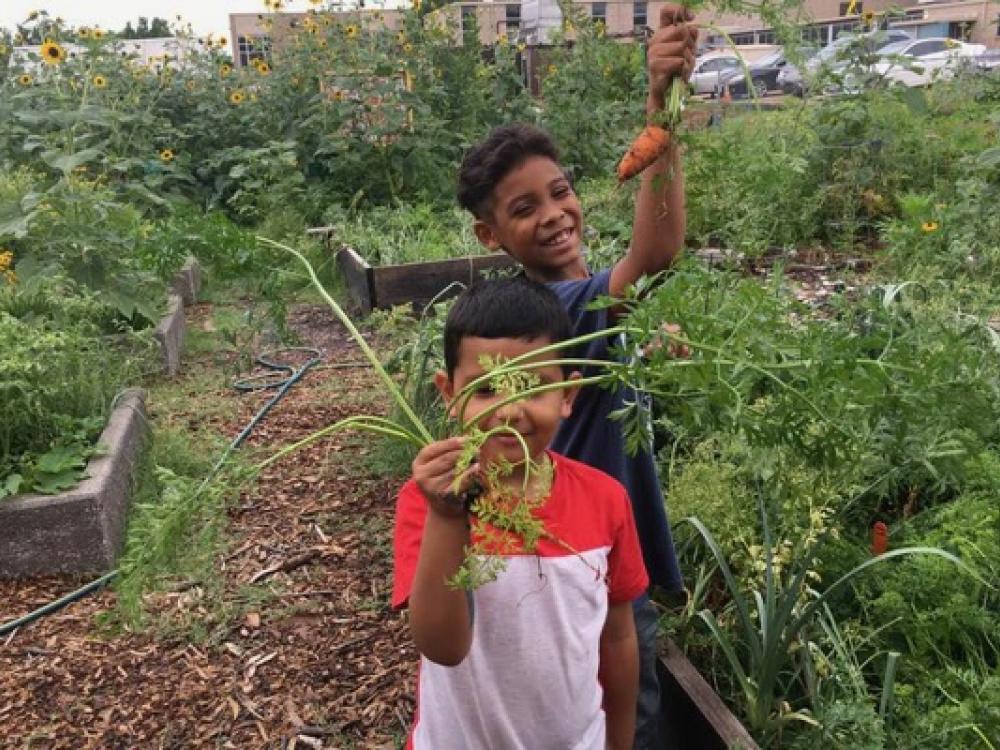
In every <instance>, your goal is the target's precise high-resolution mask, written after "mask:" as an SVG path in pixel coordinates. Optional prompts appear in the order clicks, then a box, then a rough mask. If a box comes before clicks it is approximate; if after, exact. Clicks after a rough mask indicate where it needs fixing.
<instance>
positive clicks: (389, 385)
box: [257, 236, 434, 445]
mask: <svg viewBox="0 0 1000 750" xmlns="http://www.w3.org/2000/svg"><path fill="white" fill-rule="evenodd" d="M257 241H258V242H263V243H264V244H266V245H271V246H272V247H276V248H278V249H279V250H284V251H285V252H286V253H291V254H292V255H294V256H295V257H296V258H298V259H299V260H300V261H301V262H302V265H304V266H305V267H306V272H307V273H308V274H309V279H310V280H311V281H312V283H313V286H315V287H316V289H317V290H319V293H320V295H321V296H322V297H323V299H324V300H326V303H327V304H328V305H329V306H330V309H331V310H333V314H334V315H336V316H337V319H338V320H339V321H340V322H341V323H343V324H344V327H345V328H346V329H347V331H348V333H350V334H351V338H353V339H354V341H355V343H356V344H357V345H358V346H359V347H360V348H361V351H362V352H363V353H364V355H365V356H366V357H367V358H368V361H369V362H371V365H372V367H373V368H374V369H375V372H377V373H378V376H379V377H380V378H381V379H382V382H383V383H384V384H385V387H386V389H387V390H388V391H389V394H390V395H391V396H392V398H393V400H394V401H395V402H396V405H397V406H398V407H399V409H400V411H402V412H403V414H405V415H406V417H407V419H409V420H410V423H411V424H412V425H413V427H414V428H415V429H416V431H417V432H418V433H419V436H420V439H421V441H422V444H423V445H426V444H427V443H430V442H433V440H434V436H433V435H431V432H430V430H428V429H427V428H426V427H425V426H424V424H423V422H421V421H420V418H419V417H418V416H417V415H416V413H415V412H414V411H413V409H412V407H411V406H410V404H409V403H408V402H407V400H406V398H405V397H404V396H403V394H402V393H401V392H400V390H399V388H398V387H397V386H396V383H395V381H393V379H392V378H391V377H389V373H387V372H386V371H385V368H383V367H382V363H381V362H379V359H378V356H377V355H376V354H375V352H374V351H373V350H372V348H371V347H370V346H369V345H368V342H367V341H365V339H364V336H362V335H361V332H360V331H358V329H357V327H356V326H355V325H354V323H353V321H352V320H351V319H350V318H349V317H348V316H347V314H346V313H345V312H344V311H343V309H341V307H340V305H338V304H337V302H336V301H335V300H334V299H333V297H331V296H330V294H329V293H328V292H327V291H326V289H324V288H323V284H322V283H321V282H320V280H319V277H318V276H316V271H315V270H314V269H313V267H312V264H311V263H310V262H309V261H308V260H307V259H306V257H305V256H304V255H302V253H300V252H299V251H298V250H296V249H294V248H291V247H289V246H288V245H283V244H282V243H280V242H275V241H274V240H270V239H268V238H267V237H260V236H258V237H257Z"/></svg>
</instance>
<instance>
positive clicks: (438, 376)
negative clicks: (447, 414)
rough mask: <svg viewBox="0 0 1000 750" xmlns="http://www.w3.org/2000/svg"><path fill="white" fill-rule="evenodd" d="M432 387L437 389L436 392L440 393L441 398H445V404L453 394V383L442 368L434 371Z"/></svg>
mask: <svg viewBox="0 0 1000 750" xmlns="http://www.w3.org/2000/svg"><path fill="white" fill-rule="evenodd" d="M434 387H435V388H437V389H438V393H440V394H441V398H443V399H444V400H445V403H446V404H448V403H450V402H451V400H452V398H454V396H455V385H454V383H452V382H451V378H449V377H448V373H446V372H445V371H444V370H438V371H437V372H435V373H434Z"/></svg>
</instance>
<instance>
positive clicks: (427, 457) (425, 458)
mask: <svg viewBox="0 0 1000 750" xmlns="http://www.w3.org/2000/svg"><path fill="white" fill-rule="evenodd" d="M465 440H466V438H463V437H455V438H448V439H446V440H438V441H436V442H433V443H430V444H429V445H425V446H424V447H423V448H421V449H420V452H419V453H417V455H416V458H414V459H413V466H414V468H416V467H418V466H426V465H428V464H431V463H434V462H435V461H438V460H439V459H442V458H445V457H447V456H450V455H452V454H457V453H459V452H460V451H461V450H462V446H463V445H464V444H465Z"/></svg>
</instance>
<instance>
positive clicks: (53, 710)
mask: <svg viewBox="0 0 1000 750" xmlns="http://www.w3.org/2000/svg"><path fill="white" fill-rule="evenodd" d="M209 313H210V310H209V308H208V306H206V305H197V306H194V307H192V308H189V309H188V311H187V316H188V321H187V322H188V325H189V326H191V327H197V326H199V325H205V326H206V329H207V328H208V326H207V324H206V321H207V320H208V319H209ZM289 326H290V328H291V329H292V330H293V331H294V332H295V333H296V334H298V336H299V337H300V339H301V343H302V345H305V346H316V347H318V348H320V349H322V352H323V357H322V362H321V363H320V365H319V366H317V367H315V368H314V369H312V370H311V371H310V372H308V373H307V374H306V376H305V377H304V378H303V379H302V380H301V381H300V382H299V383H298V384H296V385H295V387H293V388H292V389H291V391H290V392H289V393H288V395H287V396H286V397H285V398H284V399H283V400H282V401H280V402H279V403H278V404H277V405H276V406H275V407H274V409H273V410H272V411H271V412H270V414H269V415H268V416H267V418H266V419H265V420H264V421H263V422H262V423H261V424H260V426H259V428H258V429H257V430H256V431H255V432H254V433H253V434H252V435H251V437H250V438H249V440H248V441H247V445H248V446H249V447H251V448H253V447H255V446H256V447H258V448H259V447H262V446H273V445H277V444H284V443H288V442H291V441H293V440H295V439H298V438H301V437H304V436H305V435H307V434H309V433H310V432H312V431H314V430H317V429H319V428H321V427H323V426H325V425H327V424H330V423H332V422H334V421H336V420H338V419H341V418H343V417H345V416H349V415H351V414H356V413H380V412H381V413H384V411H385V409H386V406H387V405H386V403H384V398H382V397H381V396H380V395H379V394H380V393H381V389H380V388H379V387H378V386H377V383H376V376H375V375H374V373H373V372H372V371H371V370H370V369H369V368H367V367H365V366H363V365H362V364H361V363H362V361H363V357H362V355H361V352H360V351H359V350H358V349H357V347H356V346H355V345H354V344H353V343H352V342H351V341H350V339H349V337H348V336H347V333H346V331H344V329H343V328H342V327H341V326H340V325H339V324H337V323H336V322H335V320H334V319H333V316H332V315H331V314H330V313H329V312H328V311H327V310H326V309H325V308H324V307H321V306H316V305H310V306H300V307H296V308H294V309H293V311H292V312H291V313H290V315H289ZM199 366H202V372H203V373H204V368H205V367H207V366H208V365H207V364H206V363H205V362H202V363H201V365H199V363H194V364H189V365H185V368H184V370H182V372H181V374H180V375H179V376H178V381H179V382H180V383H183V381H184V379H185V378H192V377H193V375H192V374H191V373H192V372H194V371H197V369H198V367H199ZM220 381H221V378H220ZM192 382H193V381H192ZM201 382H204V378H203V379H202V381H201ZM202 395H203V396H205V395H206V394H202ZM207 395H208V397H209V398H212V399H213V400H215V399H218V400H221V401H222V403H223V404H224V407H225V408H224V409H220V410H219V412H215V410H213V414H214V413H223V414H225V416H224V417H222V418H218V417H214V416H213V417H212V418H203V415H201V414H199V413H197V410H196V408H195V407H194V406H192V412H191V413H190V414H187V415H185V414H179V415H175V414H172V415H171V416H172V417H176V418H179V419H182V420H184V419H186V420H187V421H188V423H189V424H190V425H191V426H192V429H209V430H216V431H218V432H219V433H220V434H222V435H225V436H227V437H232V436H235V435H236V434H237V433H238V432H239V431H240V430H241V429H242V428H243V426H245V425H246V424H247V422H248V421H249V420H250V418H251V417H252V416H253V414H255V413H256V411H257V410H258V409H259V408H260V406H261V405H262V404H263V403H264V401H265V400H266V399H267V398H269V397H270V392H264V393H243V394H241V393H239V392H237V391H235V390H233V389H229V388H225V387H222V386H220V387H219V389H218V391H217V393H212V394H207ZM214 405H218V403H217V402H216V403H215V404H214ZM149 406H150V411H151V413H152V414H153V416H154V417H156V416H157V404H156V403H155V401H154V402H151V403H150V405H149ZM371 446H372V443H371V441H370V440H366V439H361V438H357V437H354V436H342V437H340V438H337V437H334V438H331V439H328V440H325V441H319V442H316V443H313V444H311V445H310V446H308V447H306V448H304V449H302V450H301V451H299V452H297V453H295V454H293V455H292V456H291V457H289V458H287V459H285V460H283V461H281V462H278V463H276V464H274V465H273V466H272V467H271V468H270V469H268V470H266V471H265V472H264V473H263V475H262V476H261V478H260V480H259V482H258V483H257V485H256V486H255V487H254V488H253V489H251V490H248V491H247V492H246V493H244V494H243V495H242V496H241V497H240V499H239V502H238V503H235V504H234V505H233V507H232V508H231V510H230V511H229V519H228V520H229V527H228V529H227V532H226V533H227V539H228V544H227V547H226V549H225V551H224V552H223V553H221V554H219V555H218V556H217V559H216V561H215V568H216V571H217V573H218V580H219V582H220V583H221V585H220V586H213V587H203V586H202V585H201V583H200V582H196V581H178V582H177V583H176V585H175V586H174V587H173V588H172V590H170V591H168V592H167V593H159V594H155V595H150V596H148V597H147V598H146V605H147V608H148V609H149V610H150V611H151V612H153V613H155V614H156V615H157V617H156V620H157V622H159V623H161V626H160V627H158V628H155V629H154V628H149V629H147V630H145V631H144V632H126V633H124V634H122V633H120V632H119V633H116V634H108V632H107V631H106V630H102V629H101V628H100V627H99V626H98V624H97V622H98V616H99V615H100V613H102V612H105V611H107V610H111V609H113V608H114V605H115V594H114V592H113V591H111V590H104V591H102V592H100V593H99V594H97V595H91V596H89V597H87V598H84V599H82V600H80V601H79V602H77V603H75V604H72V605H70V606H69V607H67V608H65V609H63V610H61V611H60V612H58V613H56V614H53V615H50V616H48V617H45V618H42V619H41V620H38V621H36V622H35V623H33V624H31V625H28V626H25V627H23V628H22V629H20V630H18V631H15V632H14V633H12V634H11V635H10V636H8V637H6V638H3V639H0V727H2V728H3V729H2V732H0V747H3V748H22V747H24V748H27V747H30V748H74V750H77V749H79V748H100V749H101V750H112V749H118V748H122V749H123V750H124V749H125V748H128V749H129V750H131V749H133V748H241V749H242V748H293V747H299V748H354V747H357V748H365V749H366V750H368V749H377V748H395V747H398V746H400V744H401V743H402V741H403V739H404V738H405V733H406V728H407V727H408V726H409V723H410V721H411V718H412V711H413V699H412V695H413V689H414V685H415V675H416V655H415V650H414V648H413V646H412V644H411V642H410V640H409V636H408V629H407V626H406V621H405V613H400V612H396V611H393V610H391V609H390V607H389V605H388V601H389V594H390V590H391V573H392V561H391V548H392V515H393V503H394V494H395V491H396V488H397V487H398V485H399V483H400V482H399V479H397V478H393V477H387V476H385V473H386V472H385V471H379V470H377V468H372V467H373V466H375V464H373V462H371V461H368V460H366V458H367V457H368V456H369V452H370V450H371ZM86 580H87V579H83V580H80V579H75V578H71V577H65V576H63V577H53V578H44V579H33V580H23V581H0V602H3V604H2V609H0V622H7V621H9V620H11V619H13V618H15V617H18V616H21V615H23V614H26V613H28V612H31V611H33V610H34V609H35V608H37V607H39V606H41V605H43V604H45V603H47V602H49V601H51V600H53V599H55V598H57V597H59V596H62V595H64V594H66V593H67V592H69V591H72V590H74V589H75V588H78V587H79V586H80V585H82V583H84V582H86ZM209 588H210V591H209ZM218 612H227V613H229V614H228V615H227V616H226V617H223V618H221V620H218V621H216V622H214V623H213V618H218V615H217V614H216V613H218ZM164 622H165V623H174V624H175V625H176V626H177V627H176V628H175V629H174V630H171V629H170V628H169V627H167V628H164V627H162V623H164ZM185 623H186V624H187V625H186V627H185V626H184V625H185ZM192 623H193V624H194V625H192ZM198 626H201V627H202V628H203V629H204V630H205V633H203V636H204V637H193V636H192V633H194V632H196V631H195V630H192V627H195V628H197V627H198Z"/></svg>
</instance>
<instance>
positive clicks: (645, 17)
mask: <svg viewBox="0 0 1000 750" xmlns="http://www.w3.org/2000/svg"><path fill="white" fill-rule="evenodd" d="M647 26H649V3H647V2H645V1H644V0H643V1H641V2H640V0H636V2H634V3H632V28H633V29H644V28H646V27H647Z"/></svg>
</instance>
